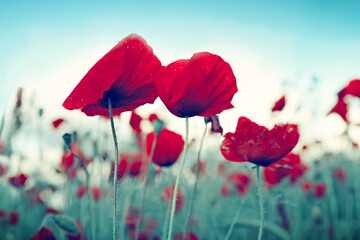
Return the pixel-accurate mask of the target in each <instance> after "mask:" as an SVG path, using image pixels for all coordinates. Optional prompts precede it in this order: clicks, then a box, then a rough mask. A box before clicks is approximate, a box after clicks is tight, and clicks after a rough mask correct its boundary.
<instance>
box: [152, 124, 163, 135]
mask: <svg viewBox="0 0 360 240" xmlns="http://www.w3.org/2000/svg"><path fill="white" fill-rule="evenodd" d="M163 126H164V122H163V121H161V120H154V132H155V133H156V135H158V134H159V133H160V132H161V130H162V128H163Z"/></svg>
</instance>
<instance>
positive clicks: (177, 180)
mask: <svg viewBox="0 0 360 240" xmlns="http://www.w3.org/2000/svg"><path fill="white" fill-rule="evenodd" d="M185 124H186V131H185V145H184V153H183V157H182V160H181V166H180V172H179V174H178V176H177V177H176V182H175V189H174V195H173V199H172V204H171V212H170V222H169V230H168V236H167V239H168V240H171V238H172V228H173V224H174V222H173V221H174V216H175V207H176V198H177V193H178V188H179V183H180V178H181V174H182V171H183V169H184V163H185V158H186V153H187V148H188V138H189V118H188V117H185Z"/></svg>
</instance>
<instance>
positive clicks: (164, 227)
mask: <svg viewBox="0 0 360 240" xmlns="http://www.w3.org/2000/svg"><path fill="white" fill-rule="evenodd" d="M170 212H171V206H170V205H169V206H167V208H166V213H165V220H164V225H163V229H162V236H161V240H166V233H167V229H168V226H169V222H168V219H169V217H170Z"/></svg>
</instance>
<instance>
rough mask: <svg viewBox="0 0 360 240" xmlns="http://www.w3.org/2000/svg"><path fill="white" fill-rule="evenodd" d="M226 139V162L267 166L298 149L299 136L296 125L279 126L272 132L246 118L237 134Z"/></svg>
mask: <svg viewBox="0 0 360 240" xmlns="http://www.w3.org/2000/svg"><path fill="white" fill-rule="evenodd" d="M224 137H225V139H224V141H223V142H222V144H221V147H220V149H221V153H222V155H223V156H224V157H225V159H227V160H229V161H234V162H245V161H248V162H252V163H254V164H257V165H261V166H264V167H266V166H269V165H270V164H272V163H274V162H276V161H278V160H280V159H281V158H282V157H284V156H285V155H286V154H288V153H289V152H290V151H291V150H292V149H293V148H294V147H295V145H296V144H297V142H298V140H299V133H298V131H297V126H296V125H292V124H290V125H288V124H287V125H283V126H277V125H275V127H274V128H273V129H272V130H268V129H267V128H265V127H263V126H259V125H257V124H256V123H254V122H252V121H250V120H249V119H247V118H246V117H240V118H239V120H238V123H237V127H236V130H235V133H226V134H225V136H224Z"/></svg>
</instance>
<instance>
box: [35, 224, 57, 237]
mask: <svg viewBox="0 0 360 240" xmlns="http://www.w3.org/2000/svg"><path fill="white" fill-rule="evenodd" d="M30 240H56V238H55V236H54V234H53V231H52V230H51V229H50V228H47V227H42V228H41V229H40V230H39V231H38V232H37V233H36V234H35V235H34V236H32V237H31V238H30Z"/></svg>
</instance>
